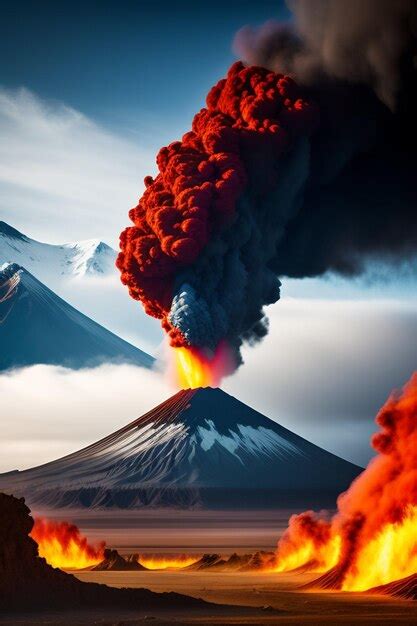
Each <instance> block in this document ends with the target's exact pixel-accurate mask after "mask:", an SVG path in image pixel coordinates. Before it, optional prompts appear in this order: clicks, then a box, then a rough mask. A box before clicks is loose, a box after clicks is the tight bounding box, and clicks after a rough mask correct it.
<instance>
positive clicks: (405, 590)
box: [367, 573, 417, 600]
mask: <svg viewBox="0 0 417 626" xmlns="http://www.w3.org/2000/svg"><path fill="white" fill-rule="evenodd" d="M367 593H381V594H384V595H389V596H397V597H399V598H404V599H406V600H417V573H416V574H411V576H407V578H402V579H401V580H395V581H393V582H391V583H387V584H386V585H380V586H379V587H373V588H372V589H369V591H368V592H367Z"/></svg>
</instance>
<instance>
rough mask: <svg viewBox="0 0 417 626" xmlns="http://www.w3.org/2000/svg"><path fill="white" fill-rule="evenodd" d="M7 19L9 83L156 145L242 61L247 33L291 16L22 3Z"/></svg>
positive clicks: (151, 5) (258, 6)
mask: <svg viewBox="0 0 417 626" xmlns="http://www.w3.org/2000/svg"><path fill="white" fill-rule="evenodd" d="M280 5H281V6H280ZM2 12H3V20H2V26H1V27H0V29H1V30H0V65H1V77H2V79H1V80H2V83H3V85H4V86H7V87H20V86H22V85H24V86H25V87H27V88H28V89H30V90H32V91H33V92H35V93H37V94H38V95H40V96H41V97H43V98H49V99H55V100H59V101H63V102H65V103H66V104H67V105H69V106H71V107H73V108H76V109H78V110H80V111H82V112H83V113H84V114H86V115H88V116H90V117H93V118H94V119H95V120H96V121H98V122H100V123H102V124H105V125H107V126H109V127H111V128H113V129H117V130H118V131H119V132H122V133H125V134H127V135H131V134H133V135H135V134H137V135H139V136H140V139H141V141H142V142H143V141H146V142H150V143H151V144H153V143H155V141H156V138H155V134H156V135H160V136H165V137H166V139H167V140H170V138H172V134H173V130H174V129H175V132H177V133H179V132H182V131H184V130H186V129H187V126H188V125H189V124H190V121H191V119H192V117H193V115H194V113H195V111H196V110H198V108H200V107H201V106H203V104H204V98H205V95H206V92H207V89H208V88H209V87H210V86H211V85H212V84H214V83H215V82H216V81H217V80H218V79H219V77H220V76H222V75H223V74H224V72H225V71H226V70H227V68H228V66H229V65H230V63H231V62H232V61H233V60H234V55H233V52H232V46H231V42H232V40H233V36H234V34H235V32H236V31H237V30H238V29H239V28H240V27H241V26H243V25H245V24H248V23H250V24H260V23H262V22H264V21H265V20H267V19H269V18H271V16H275V17H282V18H283V19H284V18H285V19H288V18H289V16H290V14H289V12H288V10H287V9H286V8H285V6H284V3H283V2H281V3H279V2H276V1H275V2H272V1H265V0H262V1H260V2H253V3H252V2H235V1H233V0H232V1H230V0H229V1H227V2H217V1H216V2H199V1H196V2H186V1H183V0H180V1H178V2H151V1H134V0H122V1H121V2H115V1H108V0H103V1H97V0H90V1H89V2H86V3H85V2H50V1H49V0H46V1H43V2H27V1H26V2H25V1H23V2H18V3H16V2H3V3H2ZM16 44H17V45H16Z"/></svg>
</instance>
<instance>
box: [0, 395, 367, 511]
mask: <svg viewBox="0 0 417 626" xmlns="http://www.w3.org/2000/svg"><path fill="white" fill-rule="evenodd" d="M360 471H361V470H360V468H359V467H357V466H355V465H353V464H351V463H349V462H347V461H344V460H343V459H340V458H339V457H337V456H335V455H333V454H331V453H329V452H327V451H325V450H323V449H321V448H319V447H317V446H315V445H313V444H312V443H309V442H308V441H306V440H305V439H303V438H301V437H299V436H298V435H296V434H294V433H292V432H290V431H289V430H287V429H285V428H283V427H282V426H280V425H279V424H277V423H276V422H275V421H273V420H271V419H269V418H267V417H265V416H264V415H262V414H260V413H258V412H257V411H255V410H253V409H251V408H250V407H248V406H247V405H245V404H243V403H242V402H239V401H238V400H236V399H235V398H233V397H232V396H229V395H228V394H226V393H224V392H223V391H221V390H220V389H212V388H205V389H195V390H186V391H180V392H179V393H177V394H176V395H174V396H172V397H171V398H169V399H168V400H166V401H165V402H163V403H162V404H161V405H159V406H157V407H156V408H154V409H153V410H151V411H149V412H148V413H146V414H145V415H143V416H142V417H140V418H139V419H137V420H135V421H134V422H132V423H131V424H128V425H127V426H125V427H124V428H122V429H120V430H119V431H117V432H115V433H113V434H111V435H109V436H108V437H105V438H104V439H102V440H101V441H98V442H97V443H95V444H92V445H91V446H89V447H87V448H85V449H83V450H80V451H79V452H75V453H74V454H70V455H68V456H66V457H64V458H62V459H58V460H57V461H52V462H50V463H47V464H45V465H42V466H39V467H36V468H33V469H29V470H25V471H22V472H14V473H9V474H4V475H0V490H3V491H6V492H10V493H11V492H13V493H14V494H19V495H23V496H25V497H26V498H27V499H28V501H29V503H30V504H31V505H32V506H35V507H36V506H38V507H52V508H54V507H58V508H59V507H80V506H81V507H91V508H96V507H98V508H100V507H106V508H107V507H121V508H140V507H147V506H151V507H160V506H162V507H166V506H175V507H184V508H187V507H196V506H197V507H200V506H203V507H208V508H220V507H222V508H223V507H224V508H242V509H245V508H286V507H294V506H300V507H302V508H305V507H306V506H312V507H315V508H322V507H326V506H334V504H335V499H336V497H337V495H338V494H339V493H340V492H341V491H343V490H345V489H346V488H347V486H348V485H349V484H350V483H351V481H352V480H353V479H354V478H355V477H356V476H357V475H358V474H359V472H360Z"/></svg>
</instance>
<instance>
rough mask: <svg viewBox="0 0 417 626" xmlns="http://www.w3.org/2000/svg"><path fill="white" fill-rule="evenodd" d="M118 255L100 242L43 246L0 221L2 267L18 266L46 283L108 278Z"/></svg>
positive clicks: (90, 241) (0, 259)
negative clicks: (63, 278)
mask: <svg viewBox="0 0 417 626" xmlns="http://www.w3.org/2000/svg"><path fill="white" fill-rule="evenodd" d="M116 256H117V253H116V251H115V250H113V248H111V247H110V246H108V245H107V244H106V243H104V241H101V240H100V239H86V240H83V241H73V242H69V243H63V244H61V245H57V244H49V243H42V242H40V241H36V240H35V239H30V238H29V237H27V236H26V235H24V234H23V233H20V232H19V231H18V230H16V229H15V228H13V227H12V226H10V225H9V224H6V222H0V266H1V265H2V264H3V263H19V264H20V265H22V266H24V267H25V268H27V270H29V271H30V272H32V273H33V274H35V275H36V276H38V277H39V278H40V279H41V280H42V281H44V282H46V283H47V284H51V283H52V284H55V282H56V280H57V278H59V277H63V276H69V277H75V276H77V277H78V276H109V275H111V274H113V273H114V272H115V269H114V264H115V261H116Z"/></svg>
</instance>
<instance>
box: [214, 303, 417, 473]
mask: <svg viewBox="0 0 417 626" xmlns="http://www.w3.org/2000/svg"><path fill="white" fill-rule="evenodd" d="M416 345H417V304H416V303H414V304H412V303H405V302H401V301H394V300H393V301H383V300H375V301H349V300H339V301H324V300H313V299H309V300H303V299H292V298H284V299H283V300H282V301H281V302H279V303H277V304H276V305H274V306H273V307H271V308H270V333H269V335H268V337H266V338H265V339H264V341H263V342H262V343H261V344H260V345H258V346H256V347H255V348H247V349H245V350H244V359H245V364H244V365H243V366H242V367H241V368H240V370H239V371H238V372H237V374H235V375H234V376H233V377H231V378H230V379H226V381H225V384H224V385H223V387H224V388H225V389H226V390H227V391H230V393H232V394H233V395H236V396H238V397H239V398H240V399H241V400H243V401H244V402H247V403H248V404H250V405H251V406H253V407H254V408H256V409H258V410H260V411H261V412H264V413H265V414H266V415H268V416H269V417H272V418H274V419H276V420H277V421H278V422H280V423H281V424H282V425H284V426H286V427H287V428H289V429H291V430H294V431H295V432H297V433H299V434H300V435H302V436H304V437H306V438H307V439H310V440H312V441H314V442H315V443H318V444H319V445H322V446H324V447H326V448H327V449H330V450H332V451H334V452H336V453H337V454H340V455H342V456H345V457H346V458H349V459H352V460H355V461H356V462H362V463H364V462H366V461H367V459H368V458H369V455H370V453H371V452H370V448H369V444H368V440H369V434H370V433H371V432H373V431H374V430H375V425H374V423H373V420H374V417H375V415H376V412H377V411H378V409H379V407H380V406H381V405H382V404H383V402H384V401H385V399H386V398H387V396H388V394H389V393H390V392H391V390H392V389H393V388H398V387H401V386H402V385H403V384H404V383H405V382H406V381H407V380H408V378H409V377H410V375H411V373H412V371H413V370H415V369H417V362H416V351H415V346H416Z"/></svg>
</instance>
